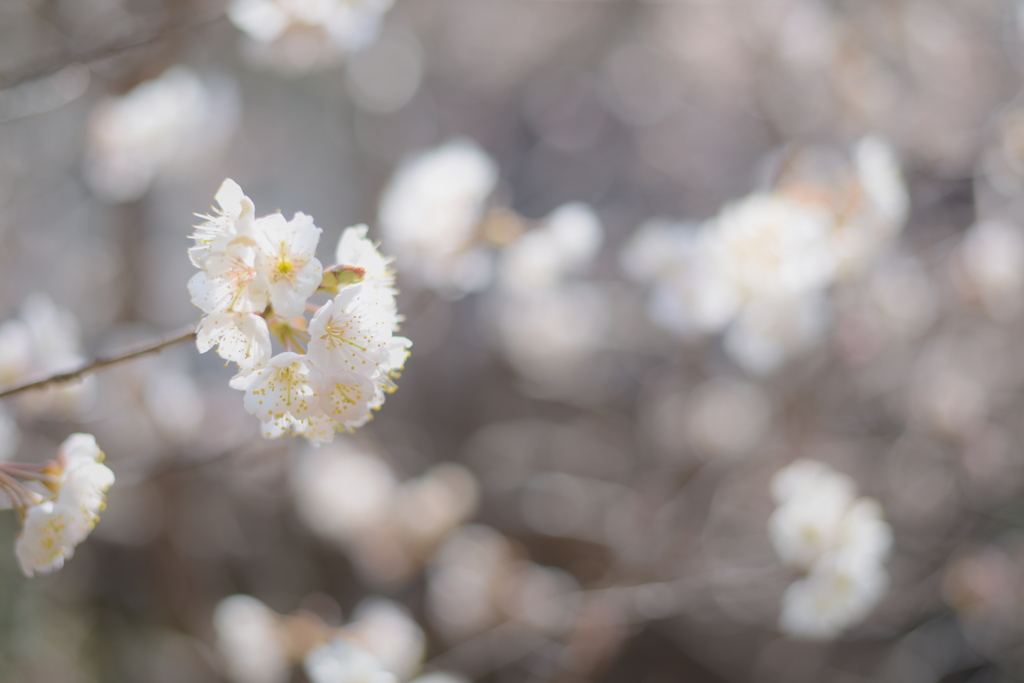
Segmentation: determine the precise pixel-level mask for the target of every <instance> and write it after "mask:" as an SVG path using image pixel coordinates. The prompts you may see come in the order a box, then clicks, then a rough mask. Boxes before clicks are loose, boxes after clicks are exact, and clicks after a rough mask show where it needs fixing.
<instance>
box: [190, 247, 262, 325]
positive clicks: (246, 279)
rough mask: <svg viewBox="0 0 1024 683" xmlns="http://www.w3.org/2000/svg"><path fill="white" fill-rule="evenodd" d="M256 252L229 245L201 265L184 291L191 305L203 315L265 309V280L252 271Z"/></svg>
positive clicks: (259, 274)
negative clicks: (199, 309)
mask: <svg viewBox="0 0 1024 683" xmlns="http://www.w3.org/2000/svg"><path fill="white" fill-rule="evenodd" d="M256 259H257V255H256V250H255V249H253V247H251V246H249V245H248V244H245V243H243V242H237V241H236V242H232V243H231V244H230V245H228V247H227V248H226V249H225V250H224V251H223V252H213V253H211V254H209V255H208V256H207V257H206V259H205V260H204V261H203V270H201V271H199V272H198V273H196V274H195V275H193V276H192V279H191V280H189V282H188V291H189V294H191V296H192V303H193V304H194V305H195V306H197V307H198V308H201V309H202V310H203V311H204V312H206V313H223V312H233V313H262V312H263V310H264V309H265V308H266V307H267V301H268V290H267V280H266V278H264V277H263V274H262V273H261V272H260V271H259V270H258V269H257V267H256Z"/></svg>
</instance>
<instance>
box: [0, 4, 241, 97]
mask: <svg viewBox="0 0 1024 683" xmlns="http://www.w3.org/2000/svg"><path fill="white" fill-rule="evenodd" d="M222 18H224V14H223V13H221V14H217V15H214V16H212V17H206V18H202V19H199V20H197V21H192V22H185V23H177V22H175V21H168V22H164V23H162V24H159V25H157V26H155V27H153V28H150V29H148V30H138V31H136V32H134V33H132V34H130V35H127V36H122V37H120V38H117V39H115V40H113V41H111V42H109V43H104V44H101V45H97V46H95V47H93V48H90V49H88V50H84V51H82V52H78V53H76V54H64V55H54V56H53V57H51V58H49V59H47V60H43V61H40V62H37V63H36V64H32V65H28V66H26V67H23V68H22V69H20V70H18V71H16V72H14V73H11V74H0V88H5V89H6V88H13V87H14V86H16V85H20V84H22V83H25V82H26V81H34V80H36V79H38V78H43V77H44V76H49V75H51V74H55V73H57V72H58V71H60V70H61V69H63V68H64V67H66V66H67V65H69V64H88V63H89V62H94V61H97V60H100V59H105V58H107V57H113V56H115V55H117V54H119V53H121V52H124V51H126V50H130V49H132V48H136V47H142V46H144V45H148V44H150V43H154V42H157V41H160V40H163V39H165V38H169V37H171V36H173V35H175V34H177V33H181V32H185V31H193V30H196V29H200V28H202V27H204V26H208V25H210V24H212V23H214V22H216V21H219V20H220V19H222Z"/></svg>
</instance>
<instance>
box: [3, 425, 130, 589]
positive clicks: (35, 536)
mask: <svg viewBox="0 0 1024 683" xmlns="http://www.w3.org/2000/svg"><path fill="white" fill-rule="evenodd" d="M102 461H103V452H102V451H101V450H100V449H99V447H98V446H97V445H96V439H95V438H94V437H93V436H92V435H91V434H72V435H71V436H69V437H68V438H67V439H66V440H65V441H64V443H63V444H62V445H61V447H60V456H59V463H60V466H61V470H60V481H59V482H58V484H57V487H58V489H57V495H56V497H55V498H53V499H50V500H44V501H42V502H40V503H38V504H36V505H33V506H32V507H30V508H29V509H28V511H27V512H26V514H25V520H24V525H23V527H22V531H21V533H20V534H19V535H18V540H17V542H16V543H15V553H16V554H17V556H18V562H19V564H20V565H21V570H22V571H23V572H24V573H25V575H26V576H32V575H33V574H34V573H36V572H38V573H49V572H51V571H53V570H55V569H60V568H61V567H63V566H64V562H65V560H67V559H69V558H70V557H71V556H72V555H73V554H74V551H75V546H76V545H78V544H79V543H81V542H82V541H83V540H85V538H86V536H88V535H89V532H91V531H92V530H93V528H94V527H95V526H96V522H97V521H99V513H100V511H102V510H103V508H104V507H105V505H106V492H107V489H109V488H110V486H111V485H112V484H113V483H114V473H113V472H111V471H110V469H109V468H108V467H106V466H105V465H103V464H101V463H102Z"/></svg>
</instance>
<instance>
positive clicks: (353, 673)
mask: <svg viewBox="0 0 1024 683" xmlns="http://www.w3.org/2000/svg"><path fill="white" fill-rule="evenodd" d="M213 625H214V629H215V630H216V632H217V649H218V651H219V653H220V656H221V660H222V661H223V664H224V668H225V673H226V675H227V677H228V679H229V680H232V681H236V683H284V682H285V681H287V680H290V678H291V674H292V667H293V665H295V664H301V665H302V667H303V668H304V670H305V672H306V676H307V677H308V678H309V680H310V681H311V682H312V683H398V681H408V680H410V679H411V678H413V677H414V676H415V675H416V674H417V672H419V670H420V667H421V666H422V663H423V655H424V653H425V651H426V638H425V636H424V634H423V630H422V629H421V628H420V627H419V626H418V625H417V624H416V621H415V620H414V619H413V618H412V616H411V615H410V614H409V613H408V611H406V610H405V608H403V607H402V606H400V605H398V604H397V603H395V602H392V601H390V600H385V599H382V598H367V599H365V600H363V601H362V602H361V603H360V604H359V605H357V606H356V609H355V611H354V612H353V614H352V620H351V622H349V623H348V624H347V625H345V626H344V627H340V628H339V627H335V626H331V625H329V624H327V623H325V622H324V621H323V620H322V619H321V618H320V617H318V616H316V615H315V614H312V613H310V612H305V611H299V612H296V613H295V614H292V615H283V614H278V613H277V612H274V611H273V610H271V609H270V608H269V607H267V606H266V605H265V604H263V603H262V602H261V601H260V600H258V599H256V598H254V597H251V596H248V595H232V596H230V597H227V598H224V599H223V600H221V602H220V604H218V605H217V609H216V610H215V611H214V615H213ZM419 680H421V679H417V681H419Z"/></svg>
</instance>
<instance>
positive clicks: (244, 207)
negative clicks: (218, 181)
mask: <svg viewBox="0 0 1024 683" xmlns="http://www.w3.org/2000/svg"><path fill="white" fill-rule="evenodd" d="M216 200H217V203H218V204H219V206H220V209H219V210H217V211H216V212H215V215H213V216H202V217H203V218H206V221H205V222H204V223H202V224H201V225H198V226H196V232H195V233H194V234H193V235H192V238H193V239H194V240H195V245H194V246H193V247H192V248H190V249H189V256H190V258H191V260H192V263H193V264H194V265H195V266H196V267H197V268H199V269H200V270H199V272H198V273H196V274H195V276H194V277H193V278H192V279H191V280H190V281H189V284H188V289H189V293H190V294H191V296H192V303H193V304H195V305H196V306H198V307H199V308H201V309H202V310H203V312H204V313H205V315H204V316H203V319H202V321H201V322H200V323H199V326H198V328H197V337H196V344H197V346H198V347H199V351H200V352H202V353H205V352H206V351H209V350H210V349H211V348H213V347H214V346H216V347H217V353H218V354H219V355H220V356H221V357H222V358H224V359H225V360H228V361H232V362H234V363H236V364H237V365H238V374H236V375H235V376H234V377H233V378H232V380H231V382H230V385H231V387H233V388H235V389H239V390H241V391H244V392H245V398H244V405H245V409H246V410H247V411H249V412H250V413H251V414H253V415H255V416H256V417H258V418H259V419H260V420H261V421H262V422H263V435H264V436H265V437H278V436H282V435H284V434H285V433H291V434H293V435H299V434H301V435H303V436H305V437H306V438H307V439H309V440H310V441H311V442H312V443H314V444H318V443H321V442H326V441H331V440H332V439H333V438H334V434H335V433H336V432H337V431H338V430H351V429H354V428H356V427H359V426H361V425H363V424H365V423H366V421H367V420H369V419H370V417H371V411H373V410H375V409H377V408H379V407H380V406H381V405H382V404H383V403H384V397H385V395H386V394H387V393H390V392H391V391H393V390H394V389H395V383H394V379H395V378H396V377H397V376H398V373H399V372H400V370H401V369H402V366H403V365H404V363H405V359H406V358H407V357H408V355H409V351H408V349H409V346H411V342H410V341H409V340H408V339H406V338H404V337H398V336H395V335H394V333H395V332H396V331H397V329H398V323H399V320H400V318H399V316H398V314H397V312H396V304H395V289H394V275H393V274H392V272H391V269H390V260H389V259H387V258H384V257H383V256H382V255H381V254H380V252H379V251H377V248H376V246H375V245H374V244H373V243H372V242H371V241H370V240H368V239H367V238H366V230H367V229H366V227H365V226H359V227H353V228H348V229H346V230H345V231H344V232H343V233H342V236H341V240H340V241H339V243H338V247H337V250H336V260H337V265H334V266H332V267H330V268H327V269H324V268H323V266H322V265H321V263H320V261H319V260H317V258H316V249H317V245H318V244H319V242H320V234H321V232H322V231H321V229H320V228H318V227H317V226H316V225H314V224H313V219H312V218H311V217H310V216H307V215H305V214H303V213H296V214H295V216H294V217H293V218H292V219H291V220H285V218H284V216H283V215H281V214H280V213H274V214H270V215H268V216H263V217H262V218H256V217H255V208H254V206H253V203H252V201H251V200H250V199H249V198H248V197H246V196H245V195H244V194H243V192H242V190H241V188H240V187H239V186H238V185H237V184H236V183H235V182H234V181H232V180H225V181H224V184H223V185H222V186H221V188H220V190H219V191H218V192H217V195H216ZM317 293H320V294H324V295H326V296H333V298H331V299H330V300H328V301H327V302H326V303H324V304H323V305H321V306H319V307H318V306H314V305H312V304H310V303H309V299H310V297H312V296H313V295H314V294H317ZM308 312H312V313H313V316H312V318H311V319H310V320H309V321H307V320H306V313H308ZM271 337H274V338H276V339H277V340H278V341H279V342H280V343H281V344H282V345H283V347H284V351H282V352H280V353H277V354H275V353H274V352H273V348H272V345H271Z"/></svg>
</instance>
